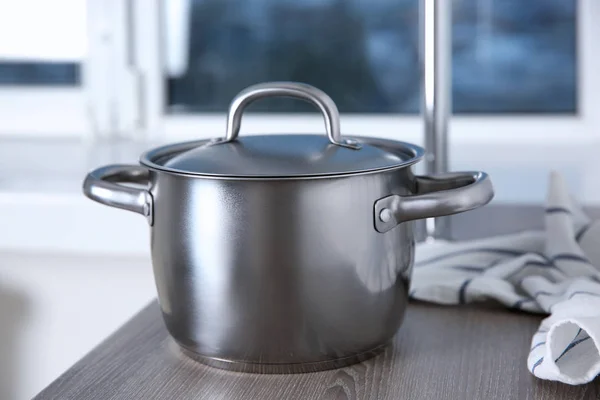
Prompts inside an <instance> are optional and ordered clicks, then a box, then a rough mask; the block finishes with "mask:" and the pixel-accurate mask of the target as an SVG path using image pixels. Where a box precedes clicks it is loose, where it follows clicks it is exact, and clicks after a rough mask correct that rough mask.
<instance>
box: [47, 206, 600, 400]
mask: <svg viewBox="0 0 600 400" xmlns="http://www.w3.org/2000/svg"><path fill="white" fill-rule="evenodd" d="M594 214H597V213H594ZM482 218H485V219H482ZM483 220H485V221H488V223H489V225H488V226H486V225H485V224H482V223H481V222H479V223H477V221H483ZM534 221H535V223H532V222H534ZM542 224H543V219H542V211H541V209H540V208H524V207H519V208H514V207H487V208H485V209H482V210H480V211H477V212H471V213H467V214H464V215H461V216H460V217H459V218H456V219H455V221H454V226H453V227H454V228H455V232H456V237H460V238H467V237H476V236H480V235H486V234H488V235H489V234H496V233H502V232H509V231H514V230H516V229H521V228H524V227H532V226H535V227H540V226H541V225H542ZM541 318H542V317H540V316H534V315H528V314H523V313H517V312H512V311H507V310H504V309H502V308H499V307H497V306H490V305H477V306H475V305H471V306H461V307H444V306H436V305H429V304H422V303H412V304H411V305H410V306H409V308H408V311H407V315H406V319H405V321H404V324H403V325H402V327H401V328H400V330H399V332H398V334H397V335H396V338H395V341H394V343H393V345H392V346H390V347H389V348H388V349H387V350H386V351H385V352H384V353H383V354H381V355H379V356H377V357H376V358H374V359H371V360H368V361H366V362H364V363H361V364H357V365H354V366H351V367H347V368H344V369H339V370H332V371H325V372H318V373H310V374H297V375H256V374H242V373H234V372H229V371H223V370H217V369H213V368H210V367H206V366H204V365H201V364H198V363H197V362H195V361H192V360H190V359H188V358H186V357H185V356H183V355H182V354H181V353H180V352H179V350H178V348H177V346H176V345H175V344H174V342H173V341H172V340H171V339H170V337H169V336H168V334H167V331H166V330H165V328H164V326H163V323H162V320H161V316H160V311H159V307H158V304H157V303H156V302H153V303H152V304H150V305H148V306H147V307H146V308H145V309H144V310H142V311H141V312H140V313H139V314H138V315H136V316H135V317H134V318H133V319H132V320H131V321H130V322H128V323H127V324H126V325H125V326H123V327H122V328H121V329H119V330H118V331H117V332H116V333H115V334H113V335H112V336H111V337H109V338H108V339H107V340H106V341H105V342H104V343H102V344H101V345H100V346H98V347H97V348H96V349H95V350H93V351H92V352H91V353H90V354H88V355H87V356H85V357H84V358H83V359H82V360H81V361H79V362H78V363H77V364H75V365H74V366H73V367H72V368H71V369H69V370H68V371H67V372H65V373H64V374H63V375H62V376H61V377H60V378H58V379H57V380H56V381H55V382H53V383H52V384H51V385H50V386H48V387H47V388H46V389H45V390H44V391H42V392H41V393H40V394H39V395H38V396H37V397H36V399H77V400H91V399H103V400H104V399H127V400H133V399H169V400H181V399H260V400H266V399H411V400H412V399H415V400H418V399H423V400H437V399H452V400H456V399H460V400H462V399H469V400H470V399H519V400H521V399H561V400H562V399H568V400H576V399H600V379H596V380H595V381H594V382H592V383H590V384H587V385H582V386H568V385H564V384H560V383H556V382H548V381H542V380H539V379H537V378H535V377H533V376H532V375H531V374H530V373H529V371H528V370H527V366H526V356H527V352H528V349H529V346H530V340H531V335H532V334H533V332H534V331H535V328H536V327H537V325H538V324H539V322H540V320H541Z"/></svg>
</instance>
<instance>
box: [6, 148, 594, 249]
mask: <svg viewBox="0 0 600 400" xmlns="http://www.w3.org/2000/svg"><path fill="white" fill-rule="evenodd" d="M150 146H151V145H150V144H143V143H137V144H135V143H130V142H122V143H113V144H99V143H94V144H93V145H92V144H90V143H82V142H80V141H76V140H69V139H65V140H61V141H57V140H55V139H53V140H43V139H39V140H32V139H28V140H18V139H8V138H3V139H1V140H0V221H2V224H1V225H2V229H0V250H10V251H36V252H37V251H40V252H41V251H43V252H52V253H57V252H58V253H63V252H68V253H81V254H110V255H115V256H121V255H122V256H139V255H147V253H148V241H149V236H148V226H147V224H146V221H145V220H144V218H141V217H140V216H139V215H136V214H133V213H127V212H124V211H122V210H117V209H113V208H109V207H105V206H102V205H99V204H96V203H94V202H92V201H90V200H88V199H86V198H85V197H84V196H83V195H82V194H81V183H82V180H83V178H84V176H85V174H86V172H87V171H88V170H90V169H92V168H94V167H97V166H100V165H104V164H109V163H115V162H129V163H136V162H137V158H138V157H139V154H140V153H141V152H142V151H143V150H144V149H146V148H148V147H150ZM514 147H515V146H514V144H511V143H510V142H507V143H504V144H502V143H487V144H486V143H485V142H484V141H479V142H477V143H469V142H466V141H462V140H457V141H456V142H453V143H452V146H451V155H452V160H453V162H452V163H451V164H452V168H451V169H452V170H472V169H481V170H484V171H486V172H488V173H489V174H490V176H491V178H492V181H493V182H494V186H495V189H496V197H495V199H494V202H496V203H521V204H535V203H538V204H539V203H541V202H543V201H544V198H545V194H546V185H547V177H548V172H549V171H550V170H551V169H555V170H558V171H561V172H562V173H563V174H564V176H565V177H566V180H567V182H568V184H569V185H570V187H571V191H572V193H573V194H574V195H575V197H576V198H578V199H579V200H580V202H582V203H585V204H600V185H598V184H597V177H596V174H595V172H597V171H600V160H598V157H597V156H596V155H597V154H599V150H600V144H599V143H596V142H589V141H587V142H586V143H577V141H574V142H572V143H568V142H566V143H560V144H557V145H554V146H549V145H548V144H547V143H544V144H542V145H539V146H536V145H533V144H532V145H531V148H530V149H529V150H528V149H527V148H525V149H524V148H523V146H521V149H520V151H519V152H511V149H514ZM542 147H543V148H542ZM534 153H535V154H534Z"/></svg>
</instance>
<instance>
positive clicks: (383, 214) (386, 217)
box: [379, 208, 392, 222]
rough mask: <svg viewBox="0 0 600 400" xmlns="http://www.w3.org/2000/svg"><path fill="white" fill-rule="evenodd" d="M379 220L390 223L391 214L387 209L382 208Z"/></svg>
mask: <svg viewBox="0 0 600 400" xmlns="http://www.w3.org/2000/svg"><path fill="white" fill-rule="evenodd" d="M379 219H380V220H381V221H383V222H390V221H391V220H392V212H391V211H390V209H389V208H384V209H383V210H381V212H380V213H379Z"/></svg>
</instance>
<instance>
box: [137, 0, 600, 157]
mask: <svg viewBox="0 0 600 400" xmlns="http://www.w3.org/2000/svg"><path fill="white" fill-rule="evenodd" d="M134 2H135V6H134V8H133V9H134V18H133V19H134V21H135V25H136V30H135V34H136V36H137V37H139V38H143V40H137V41H136V42H135V44H136V49H135V52H136V60H137V68H138V71H139V73H140V74H142V75H143V77H144V94H145V99H144V103H145V104H144V112H143V113H144V115H145V129H146V130H147V131H148V132H149V134H150V135H151V137H153V138H154V139H156V140H159V141H163V140H165V141H173V140H182V139H199V138H205V137H211V136H218V135H221V134H223V128H224V126H225V123H224V120H225V115H224V114H222V113H198V114H192V115H167V114H165V99H166V97H165V88H164V80H163V71H164V66H163V63H162V62H161V57H160V55H161V54H162V53H163V52H162V49H161V47H162V46H161V44H162V43H161V25H160V23H159V22H160V15H161V14H160V13H161V5H162V0H134ZM577 17H578V25H577V38H578V43H577V54H578V76H577V78H578V82H579V87H578V92H577V93H578V99H577V108H578V114H577V115H570V116H569V115H550V116H543V115H542V116H540V115H535V116H534V115H510V114H503V115H502V116H494V115H489V116H479V115H477V116H463V115H457V116H453V117H452V119H451V121H450V135H451V136H450V141H451V145H452V146H461V145H468V146H469V147H473V146H481V147H482V148H486V147H490V146H492V147H494V146H497V145H511V146H515V145H518V146H516V147H519V146H521V145H522V146H524V147H527V150H531V149H535V148H539V149H542V148H543V149H544V150H546V149H547V147H548V146H558V147H562V146H564V145H574V144H577V145H581V146H587V145H589V144H590V143H592V142H593V143H596V142H598V141H599V139H600V132H599V130H600V129H598V128H599V127H600V124H599V123H600V115H599V114H600V113H599V112H598V111H597V109H598V106H600V76H599V75H598V73H597V72H598V71H600V47H599V46H598V45H597V44H596V43H595V40H596V39H595V38H598V37H600V26H599V24H597V23H596V22H595V21H597V20H598V19H600V3H599V2H598V1H595V0H579V6H578V10H577ZM240 89H242V88H240ZM594 111H596V112H594ZM341 119H342V129H343V131H344V132H349V133H351V134H358V135H375V136H381V137H388V138H394V139H400V140H406V141H411V142H415V143H421V144H422V143H423V138H422V122H421V118H420V117H419V116H402V115H360V114H359V115H357V114H351V115H345V114H342V116H341ZM286 127H289V128H286ZM322 130H323V127H322V120H321V118H320V116H319V115H318V114H317V113H316V112H315V114H307V115H298V114H289V115H288V114H260V115H247V116H245V118H244V127H243V131H244V134H252V133H258V132H261V133H275V132H279V133H281V132H288V131H289V132H299V131H305V132H320V131H322ZM482 131H483V132H482ZM246 132H247V133H246ZM529 146H532V147H531V148H530V147H529ZM515 151H518V149H515ZM527 153H528V154H529V153H530V152H529V151H527Z"/></svg>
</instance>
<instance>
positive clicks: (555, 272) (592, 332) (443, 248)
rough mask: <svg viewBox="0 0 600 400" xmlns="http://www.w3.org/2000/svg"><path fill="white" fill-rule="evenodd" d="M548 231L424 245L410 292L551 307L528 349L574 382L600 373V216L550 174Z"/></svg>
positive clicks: (537, 366)
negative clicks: (593, 214) (592, 217)
mask: <svg viewBox="0 0 600 400" xmlns="http://www.w3.org/2000/svg"><path fill="white" fill-rule="evenodd" d="M546 203H547V204H546V213H545V229H544V230H543V231H526V232H520V233H516V234H511V235H503V236H497V237H492V238H485V239H480V240H473V241H468V242H440V241H436V242H433V243H422V244H419V245H418V246H417V250H416V259H415V267H414V271H413V280H412V284H411V289H410V295H411V297H412V298H414V299H418V300H423V301H429V302H434V303H441V304H463V303H469V302H476V301H480V300H488V299H495V300H497V301H499V302H500V303H502V304H504V305H506V306H507V307H509V308H513V309H518V310H522V311H525V312H531V313H542V314H549V316H548V317H547V318H545V319H544V320H543V321H542V323H541V325H540V327H539V329H538V330H537V332H536V333H535V334H534V335H533V338H532V341H531V348H530V350H529V355H528V357H527V366H528V368H529V371H531V373H532V374H533V375H535V376H537V377H538V378H542V379H548V380H555V381H560V382H564V383H568V384H572V385H576V384H583V383H587V382H590V381H591V380H593V379H594V378H595V377H596V376H597V375H598V374H600V221H591V220H590V219H589V218H588V217H587V216H586V215H585V213H584V212H583V210H582V209H581V207H580V206H579V205H578V204H577V203H576V202H575V201H574V200H573V199H572V198H571V196H570V195H569V192H568V190H567V187H566V184H565V182H564V179H563V178H562V176H561V175H560V174H558V173H552V174H551V175H550V184H549V189H548V195H547V201H546Z"/></svg>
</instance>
